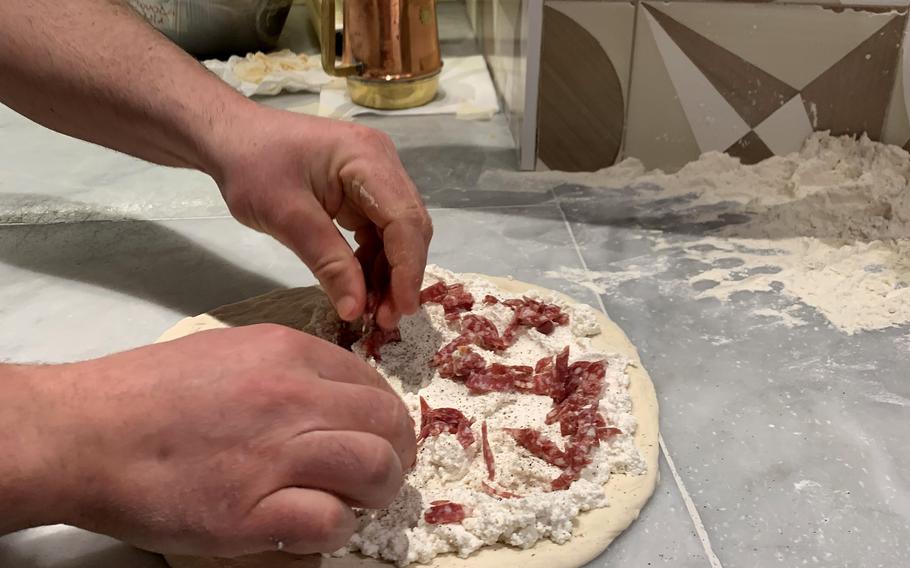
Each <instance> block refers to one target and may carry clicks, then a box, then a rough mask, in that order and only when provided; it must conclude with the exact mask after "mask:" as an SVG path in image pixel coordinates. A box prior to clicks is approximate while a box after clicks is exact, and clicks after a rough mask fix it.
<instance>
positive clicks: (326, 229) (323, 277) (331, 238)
mask: <svg viewBox="0 0 910 568" xmlns="http://www.w3.org/2000/svg"><path fill="white" fill-rule="evenodd" d="M280 210H281V213H280V216H279V218H278V219H277V220H275V221H273V223H272V224H273V225H274V226H272V227H270V228H271V229H272V232H273V234H275V236H277V237H278V239H279V240H280V241H281V242H282V243H284V244H285V245H287V246H288V247H289V248H290V249H291V250H293V251H294V252H295V253H296V254H297V256H299V257H300V259H301V260H303V262H304V263H306V265H307V266H308V267H309V268H310V270H312V271H313V274H314V275H315V276H316V278H317V279H318V280H319V283H320V284H322V287H323V288H324V289H325V291H326V293H327V294H328V296H329V299H330V300H331V301H332V305H333V306H335V311H337V312H338V315H339V316H340V317H341V318H342V319H344V320H346V321H351V320H354V319H355V318H357V317H358V316H359V315H360V314H361V313H363V308H364V304H365V303H366V287H365V284H364V275H363V272H362V271H361V268H360V263H359V262H357V259H356V258H355V257H354V251H353V250H351V247H350V245H348V243H347V241H345V240H344V237H343V236H342V235H341V233H339V232H338V228H337V227H335V223H333V222H332V219H331V218H330V217H329V216H328V215H327V214H326V212H325V210H324V209H323V207H322V206H321V205H320V204H319V202H318V201H316V198H315V197H313V195H312V194H310V193H305V192H299V193H298V194H296V195H295V199H294V201H292V202H291V203H288V204H285V207H284V208H281V209H280Z"/></svg>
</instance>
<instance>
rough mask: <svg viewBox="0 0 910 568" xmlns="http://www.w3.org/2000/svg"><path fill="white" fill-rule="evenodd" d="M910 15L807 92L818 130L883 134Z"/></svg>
mask: <svg viewBox="0 0 910 568" xmlns="http://www.w3.org/2000/svg"><path fill="white" fill-rule="evenodd" d="M906 19H907V16H906V15H901V16H895V18H894V19H893V20H891V22H889V23H888V24H886V25H885V26H884V27H882V28H881V29H880V30H879V31H877V32H875V34H873V35H872V36H871V37H870V38H869V39H867V40H866V41H864V42H863V43H861V44H860V45H859V46H857V47H856V48H855V49H854V50H853V51H851V52H850V53H848V54H847V55H846V56H845V57H844V58H843V59H841V60H840V61H838V62H837V63H835V64H834V65H833V66H831V68H830V69H828V70H827V71H825V72H824V73H822V74H821V75H819V76H818V77H817V78H816V79H815V80H814V81H812V82H811V83H809V84H808V85H807V86H806V88H805V89H803V90H802V96H803V101H804V103H805V105H806V111H807V112H808V113H809V117H810V118H811V120H812V126H813V127H814V128H815V129H816V130H830V131H831V134H834V135H840V134H858V133H861V132H866V133H867V134H868V135H869V137H870V138H872V139H873V140H878V139H879V137H880V136H881V133H882V124H883V123H884V120H885V112H886V110H887V108H888V99H889V97H890V95H891V90H892V87H893V83H894V74H895V71H896V70H897V58H898V50H897V49H895V46H897V45H900V43H901V38H902V35H903V30H904V25H905V23H906Z"/></svg>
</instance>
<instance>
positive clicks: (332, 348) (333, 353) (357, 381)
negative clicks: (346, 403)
mask: <svg viewBox="0 0 910 568" xmlns="http://www.w3.org/2000/svg"><path fill="white" fill-rule="evenodd" d="M265 325H268V324H265ZM286 329H287V331H288V332H292V333H294V334H299V336H295V337H294V338H293V339H292V340H291V341H290V345H288V348H289V351H290V353H291V354H292V355H295V356H296V357H294V358H293V360H296V361H299V362H300V363H301V364H305V365H307V366H308V367H309V368H311V369H312V370H314V371H316V372H317V373H318V374H319V376H320V377H321V378H323V379H326V380H329V381H336V382H341V383H349V384H354V385H361V386H365V387H372V388H376V389H380V390H382V391H384V392H386V393H388V394H390V395H392V396H394V397H395V398H398V393H396V392H395V389H393V388H392V386H391V385H390V384H389V383H388V381H386V380H385V379H384V378H383V376H382V375H380V374H379V373H378V372H377V371H376V369H374V368H373V367H371V366H370V365H369V364H367V363H365V362H364V361H363V360H362V359H361V358H360V357H358V356H357V355H354V354H353V353H351V352H350V351H348V350H346V349H343V348H341V347H339V346H337V345H335V344H334V343H329V342H328V341H324V340H322V339H319V338H315V337H313V336H310V335H307V334H305V333H304V332H302V331H296V330H292V329H290V328H286ZM279 333H285V330H280V331H279Z"/></svg>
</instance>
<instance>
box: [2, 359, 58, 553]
mask: <svg viewBox="0 0 910 568" xmlns="http://www.w3.org/2000/svg"><path fill="white" fill-rule="evenodd" d="M49 369H50V368H49V367H45V368H42V367H38V366H27V365H0V504H2V505H0V535H2V534H5V533H8V532H11V531H15V530H18V529H23V528H27V527H32V526H37V525H41V524H50V523H55V522H58V521H60V520H62V517H63V516H66V513H65V509H66V506H65V505H64V504H63V503H60V502H59V501H60V499H59V490H60V489H61V488H62V487H64V486H65V485H66V483H67V477H68V473H69V472H68V471H67V469H68V468H69V467H71V466H72V464H66V463H64V462H65V461H66V459H65V458H63V456H61V455H60V454H59V453H58V452H57V451H55V450H54V448H53V446H54V445H55V444H56V441H55V440H54V435H53V434H51V433H50V430H52V429H53V426H52V424H53V423H54V417H53V415H54V414H55V410H56V409H55V408H54V405H53V404H51V403H50V402H49V400H48V398H47V396H46V394H45V393H43V392H42V386H41V385H40V384H39V381H41V380H43V379H40V378H39V376H41V375H46V374H47V373H46V371H47V370H49ZM58 515H60V517H58Z"/></svg>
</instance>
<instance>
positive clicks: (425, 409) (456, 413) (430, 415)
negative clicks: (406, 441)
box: [417, 397, 474, 448]
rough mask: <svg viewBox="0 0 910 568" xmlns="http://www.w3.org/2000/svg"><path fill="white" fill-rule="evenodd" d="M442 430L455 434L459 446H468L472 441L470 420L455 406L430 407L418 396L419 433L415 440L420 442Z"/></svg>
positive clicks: (440, 432)
mask: <svg viewBox="0 0 910 568" xmlns="http://www.w3.org/2000/svg"><path fill="white" fill-rule="evenodd" d="M443 432H447V433H449V434H455V436H456V437H457V438H458V442H459V443H460V444H461V447H463V448H468V447H469V446H470V445H471V444H473V443H474V432H472V431H471V421H470V420H468V419H467V418H466V417H465V415H464V414H462V413H461V411H460V410H458V409H456V408H435V409H434V408H431V407H430V405H429V404H427V401H426V400H425V399H424V398H423V397H420V433H419V434H418V436H417V441H418V442H420V441H422V440H424V439H426V438H430V437H432V436H438V435H440V434H442V433H443Z"/></svg>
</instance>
